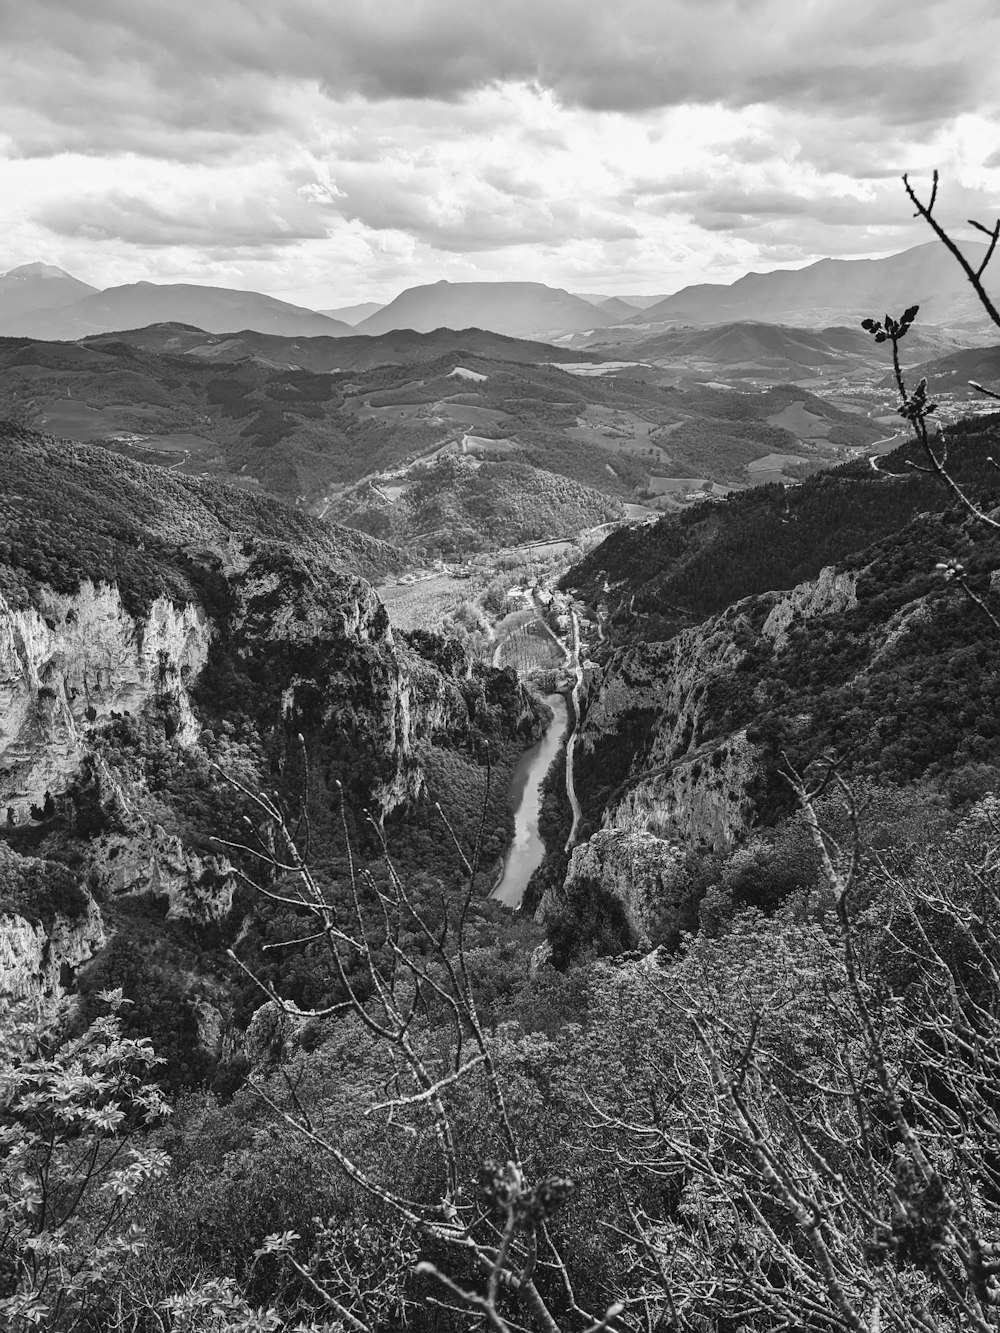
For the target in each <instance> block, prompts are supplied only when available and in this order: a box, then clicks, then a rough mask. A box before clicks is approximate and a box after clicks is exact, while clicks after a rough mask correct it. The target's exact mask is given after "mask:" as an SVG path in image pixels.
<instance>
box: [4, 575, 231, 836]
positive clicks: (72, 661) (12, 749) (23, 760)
mask: <svg viewBox="0 0 1000 1333" xmlns="http://www.w3.org/2000/svg"><path fill="white" fill-rule="evenodd" d="M211 634H212V628H211V625H210V623H209V621H208V619H207V617H206V616H205V614H204V612H203V611H202V610H201V609H200V608H199V607H197V606H193V605H188V606H184V607H176V606H174V605H173V603H172V602H169V601H168V600H167V599H165V598H158V599H157V600H156V601H155V602H154V603H153V604H152V606H151V608H150V611H149V615H148V617H146V618H145V619H142V620H135V619H133V617H132V616H131V615H129V613H128V612H127V611H126V610H125V608H124V607H123V605H122V602H121V597H120V596H119V593H118V589H117V588H115V587H111V586H109V585H107V584H98V585H96V586H95V585H94V584H93V583H90V582H86V581H85V582H83V583H82V584H81V586H80V589H79V591H78V592H77V593H74V594H64V593H57V592H54V591H53V590H52V589H51V588H45V587H42V588H41V589H40V592H39V601H38V605H37V607H30V608H27V609H25V610H17V611H15V610H13V609H12V608H11V607H10V606H9V605H8V603H7V602H6V601H5V600H4V598H3V597H2V595H0V810H7V811H9V812H10V813H11V815H12V817H13V821H14V822H16V823H23V822H24V821H25V820H26V819H28V818H29V817H30V814H31V809H32V806H34V807H36V808H41V807H42V806H43V805H44V801H45V797H46V793H51V794H52V795H53V796H55V795H57V794H58V793H60V792H62V791H64V790H65V789H66V787H67V786H68V785H69V783H70V782H71V781H72V779H73V778H74V777H75V775H76V773H77V772H78V770H79V767H80V763H81V761H82V759H83V756H84V754H85V753H86V749H87V734H88V732H89V731H90V729H91V728H92V727H94V726H97V725H99V724H101V723H102V722H104V721H106V720H107V719H108V718H109V717H110V716H111V715H112V714H115V713H118V714H126V713H132V714H139V713H141V712H142V711H143V709H144V708H146V706H147V705H148V704H149V703H150V702H151V701H152V700H154V699H158V700H161V701H163V702H165V703H169V705H170V707H169V710H168V712H167V714H166V715H167V716H169V718H170V723H169V725H170V726H171V727H172V728H173V731H174V734H175V735H176V738H177V740H178V741H180V742H181V743H189V742H190V741H191V740H192V739H193V738H194V736H195V735H196V733H197V725H196V723H195V719H194V715H193V712H192V710H191V705H190V699H189V696H188V686H189V685H190V684H192V683H193V681H194V679H195V678H196V677H197V675H198V673H199V671H200V670H201V669H202V667H203V666H204V664H205V661H206V660H207V657H208V649H209V642H210V639H211Z"/></svg>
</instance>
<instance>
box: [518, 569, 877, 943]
mask: <svg viewBox="0 0 1000 1333" xmlns="http://www.w3.org/2000/svg"><path fill="white" fill-rule="evenodd" d="M856 582H857V576H856V575H855V574H853V573H842V572H838V571H836V570H834V569H832V568H826V569H824V570H822V571H821V573H820V575H819V577H818V578H816V579H814V580H810V581H808V582H806V583H803V584H800V585H798V586H797V587H795V588H793V589H791V590H790V591H788V592H783V593H768V594H764V595H763V596H759V597H751V598H746V599H744V600H743V601H741V602H737V603H736V604H734V605H733V606H731V607H728V608H727V609H726V610H725V611H724V612H722V613H721V614H720V615H717V616H713V617H711V618H710V619H708V620H706V621H705V622H704V624H702V625H699V626H696V627H694V628H692V629H687V630H684V631H682V632H681V633H680V634H677V635H675V636H674V637H673V638H672V639H670V640H668V641H667V642H665V643H654V644H642V645H639V646H637V647H633V648H630V649H628V650H626V651H623V652H619V653H618V654H617V655H616V656H614V657H613V658H612V659H611V661H610V662H609V664H608V666H607V667H606V668H605V670H604V672H603V674H602V676H601V677H599V679H598V680H597V681H596V682H595V684H594V686H593V687H592V689H591V693H590V697H589V699H588V705H587V709H586V714H585V719H584V721H583V723H582V725H581V727H580V731H579V739H578V743H577V751H576V753H577V774H578V789H582V790H583V791H584V793H585V795H589V797H590V800H589V806H590V808H589V809H588V811H587V814H588V817H589V820H590V821H591V823H593V822H594V821H595V820H596V821H598V822H599V824H600V828H599V829H598V831H597V832H595V833H594V834H593V835H592V836H591V838H590V839H589V841H587V842H586V843H584V844H583V845H582V846H581V847H579V848H577V849H576V850H575V851H574V853H573V856H572V859H571V861H570V865H569V868H568V872H567V876H566V881H565V884H564V886H563V889H562V893H563V894H564V895H569V896H572V894H573V890H574V884H576V883H579V882H580V881H581V880H583V879H592V880H593V879H596V880H597V881H598V882H599V883H600V884H601V885H602V886H603V887H604V888H606V889H607V890H608V891H609V892H610V893H612V894H613V895H614V897H615V898H617V899H618V900H619V901H620V902H621V904H622V906H623V907H624V909H625V913H626V916H627V918H628V920H629V922H630V924H631V925H632V928H633V929H634V930H635V931H636V932H637V933H638V934H642V933H644V931H645V929H646V927H647V926H648V924H649V920H650V917H651V915H652V914H654V912H655V909H656V908H657V906H658V905H659V904H660V903H662V901H663V899H664V896H665V895H667V896H669V893H670V884H671V880H672V875H673V872H674V870H675V868H676V866H677V863H678V859H679V857H680V856H681V855H682V853H683V852H684V851H685V850H687V849H688V848H698V847H700V848H707V849H711V850H713V851H727V850H729V849H730V848H732V847H733V846H734V845H735V844H736V843H737V842H738V841H739V840H740V839H741V838H743V837H744V836H745V835H746V833H747V832H748V830H749V829H750V827H751V826H752V824H753V820H754V817H755V802H754V790H755V786H756V784H757V783H758V782H759V779H760V762H759V748H758V747H757V746H756V745H755V744H753V743H752V742H751V741H750V740H749V739H748V736H747V730H746V727H745V726H744V727H740V728H737V729H736V730H733V731H726V730H724V729H723V730H720V720H719V718H718V717H717V716H716V715H715V712H714V708H713V697H714V696H713V686H715V685H716V684H717V683H719V682H721V681H725V682H726V683H727V684H728V685H729V686H732V684H733V683H734V682H736V681H739V680H740V668H741V664H743V663H744V661H745V659H746V658H747V654H748V652H749V650H750V649H751V648H752V647H756V649H757V651H764V652H767V653H768V654H769V655H771V656H780V654H781V653H782V652H783V651H784V650H785V649H786V647H787V645H788V642H789V636H790V634H791V633H792V631H793V630H794V628H795V627H796V626H797V625H800V624H803V623H804V622H805V621H807V620H810V619H812V618H814V617H817V616H824V615H833V614H836V613H839V612H842V611H844V610H846V609H849V608H850V607H851V606H853V605H854V604H855V598H856ZM746 688H747V689H751V690H752V688H753V678H752V676H749V675H748V676H747V677H746ZM609 774H610V777H611V780H612V781H611V782H609V781H608V775H609ZM602 780H603V786H602ZM553 905H554V904H553V902H552V900H551V895H550V898H549V899H548V900H546V899H543V901H542V904H541V907H540V912H539V915H540V917H541V918H542V919H544V918H545V916H546V915H547V914H548V913H549V912H550V911H551V910H552V907H553Z"/></svg>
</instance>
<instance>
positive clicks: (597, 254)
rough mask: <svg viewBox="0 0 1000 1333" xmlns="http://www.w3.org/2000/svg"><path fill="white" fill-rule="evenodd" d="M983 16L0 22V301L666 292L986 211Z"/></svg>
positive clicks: (442, 0) (472, 8)
mask: <svg viewBox="0 0 1000 1333" xmlns="http://www.w3.org/2000/svg"><path fill="white" fill-rule="evenodd" d="M998 51H1000V4H998V3H997V0H863V2H860V0H353V2H352V3H345V2H344V0H85V2H84V0H3V3H0V271H4V270H7V269H10V268H13V267H15V266H17V265H19V264H24V263H30V262H34V261H39V260H40V261H42V262H45V263H52V264H57V265H59V266H60V267H62V268H64V269H66V270H68V271H69V272H71V273H73V274H74V275H75V276H77V277H79V278H82V279H84V280H85V281H87V282H91V283H93V284H94V285H95V286H98V287H108V286H113V285H117V284H119V283H126V282H135V281H139V280H143V279H145V280H150V281H154V282H200V283H209V284H214V285H218V286H223V287H242V288H249V289H253V290H257V291H264V292H267V293H269V294H271V295H273V296H278V297H280V298H282V299H284V300H290V301H294V302H296V303H298V304H302V305H306V306H310V307H312V308H314V309H324V308H330V307H336V306H340V305H347V304H350V303H353V302H360V301H366V300H376V301H386V300H389V299H391V297H392V296H394V295H395V294H396V293H397V292H399V291H400V290H402V289H403V288H405V287H408V286H413V285H415V284H417V283H424V282H434V281H437V280H439V279H442V278H446V279H449V280H451V281H483V280H498V279H518V280H523V281H536V282H546V283H549V284H550V285H552V286H557V287H566V288H568V289H569V290H571V291H578V292H601V293H608V294H610V293H649V294H652V293H667V292H672V291H676V290H678V289H679V288H681V287H683V286H684V285H686V284H687V283H690V282H700V281H709V282H730V281H732V280H734V279H735V278H737V277H739V276H740V275H741V274H743V273H745V272H747V271H751V270H753V271H763V270H769V269H775V268H785V267H799V266H801V265H802V264H804V263H807V262H812V261H814V260H816V259H818V258H821V257H824V256H837V257H862V256H873V255H881V254H887V253H891V252H894V251H897V250H902V249H905V248H907V247H908V246H911V245H916V244H920V243H921V242H922V241H925V240H927V239H929V235H928V233H927V232H926V229H924V230H922V229H921V224H920V223H919V222H918V221H915V220H914V219H913V217H912V208H911V207H910V206H909V205H908V203H907V200H906V198H905V196H904V194H903V189H902V186H901V183H900V179H899V178H900V176H901V174H902V173H903V172H904V171H908V172H910V173H911V175H912V176H913V177H914V178H915V179H916V180H917V181H921V180H924V179H926V178H927V177H928V176H929V173H930V171H931V170H932V169H933V168H934V167H937V168H938V169H939V170H940V172H941V178H942V183H941V193H940V204H939V212H940V215H941V218H942V220H943V221H945V222H947V223H949V224H951V225H957V224H960V223H962V222H963V221H964V220H965V219H967V218H970V217H973V218H979V219H981V220H983V221H988V222H991V223H992V221H993V220H994V219H995V218H996V216H997V214H998V212H1000V61H998V60H997V58H996V57H997V52H998Z"/></svg>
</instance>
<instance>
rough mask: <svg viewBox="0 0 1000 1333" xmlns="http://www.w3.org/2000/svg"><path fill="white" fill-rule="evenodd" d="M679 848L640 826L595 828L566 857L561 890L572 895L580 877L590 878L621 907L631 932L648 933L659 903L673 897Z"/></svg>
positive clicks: (678, 867)
mask: <svg viewBox="0 0 1000 1333" xmlns="http://www.w3.org/2000/svg"><path fill="white" fill-rule="evenodd" d="M682 862H683V852H682V851H681V850H680V849H679V848H678V847H677V846H676V845H675V844H673V843H670V842H667V841H665V840H664V839H663V838H660V837H657V836H656V835H655V834H653V833H649V832H646V831H644V830H638V831H636V830H626V829H610V828H608V829H600V830H599V831H598V832H597V833H595V834H594V836H593V837H592V838H589V839H588V840H587V842H585V843H584V844H583V845H582V846H580V847H577V848H576V849H575V850H574V852H573V855H572V856H571V858H570V863H569V868H568V870H567V873H566V882H565V885H564V887H563V893H564V895H565V896H566V897H567V898H568V899H572V897H573V895H574V892H575V891H576V887H577V885H578V884H580V883H581V881H584V880H593V881H596V882H597V883H599V884H600V885H601V887H602V888H603V889H604V890H605V892H607V893H610V894H612V895H613V896H614V897H615V898H616V899H617V900H618V901H619V902H620V903H621V905H622V907H623V908H624V909H625V916H626V918H627V919H628V923H629V925H630V926H631V928H632V930H633V931H634V932H635V934H636V936H638V937H641V936H644V935H646V934H647V933H648V929H649V924H650V920H651V918H652V917H653V916H654V915H655V914H656V913H657V911H658V910H659V907H660V904H662V903H664V902H667V901H669V900H670V898H671V897H672V896H673V894H672V889H673V886H674V885H675V884H676V883H677V881H678V879H679V877H680V868H681V864H682Z"/></svg>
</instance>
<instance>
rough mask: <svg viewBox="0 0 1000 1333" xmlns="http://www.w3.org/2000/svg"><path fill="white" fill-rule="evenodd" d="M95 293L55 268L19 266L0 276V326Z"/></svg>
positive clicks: (30, 265) (53, 266)
mask: <svg viewBox="0 0 1000 1333" xmlns="http://www.w3.org/2000/svg"><path fill="white" fill-rule="evenodd" d="M98 290H99V289H98V288H97V287H91V285H90V283H89V282H81V281H80V279H79V278H74V277H73V275H72V274H71V273H67V272H66V271H65V270H64V269H61V268H56V266H55V265H54V264H22V265H21V266H20V268H12V269H10V270H9V271H8V272H7V273H2V274H0V326H2V325H3V324H5V323H6V322H8V321H10V320H12V319H15V318H16V317H18V316H20V315H24V314H27V313H28V312H30V311H35V310H52V309H57V308H59V307H60V306H67V305H70V304H71V303H72V302H73V301H79V300H81V299H82V298H83V297H84V296H93V295H95V294H96V293H97V291H98Z"/></svg>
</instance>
